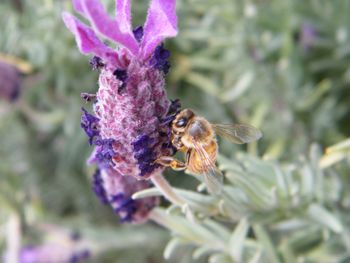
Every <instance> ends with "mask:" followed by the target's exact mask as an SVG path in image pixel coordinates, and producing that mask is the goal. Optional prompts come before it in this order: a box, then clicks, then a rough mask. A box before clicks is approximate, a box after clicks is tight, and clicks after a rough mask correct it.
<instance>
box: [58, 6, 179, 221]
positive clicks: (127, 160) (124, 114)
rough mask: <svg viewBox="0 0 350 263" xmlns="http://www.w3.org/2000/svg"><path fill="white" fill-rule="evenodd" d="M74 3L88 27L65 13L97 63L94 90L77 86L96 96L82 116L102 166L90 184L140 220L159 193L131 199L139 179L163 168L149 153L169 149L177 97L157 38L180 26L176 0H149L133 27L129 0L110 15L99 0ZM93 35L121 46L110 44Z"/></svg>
mask: <svg viewBox="0 0 350 263" xmlns="http://www.w3.org/2000/svg"><path fill="white" fill-rule="evenodd" d="M73 6H74V9H75V10H76V11H77V12H78V13H79V14H81V15H82V16H83V17H84V18H86V19H87V20H89V22H90V23H91V25H92V28H91V27H88V26H87V25H85V24H83V23H82V22H80V21H79V20H77V19H76V18H75V17H74V16H72V15H70V14H68V13H66V12H65V13H64V14H63V20H64V22H65V24H66V26H67V27H68V29H69V30H70V31H71V32H72V33H73V34H74V35H75V39H76V42H77V45H78V47H79V49H80V51H81V52H82V53H84V54H93V55H94V57H93V58H92V59H91V61H90V64H91V65H92V67H93V69H99V70H100V76H99V89H98V91H97V92H96V94H86V93H84V94H82V97H83V98H84V99H85V100H87V101H93V102H94V107H93V108H94V109H93V114H92V113H89V112H88V111H86V110H85V109H83V115H82V118H81V127H82V128H83V129H84V130H85V132H86V134H87V135H88V137H89V143H90V144H91V145H94V146H95V149H94V151H93V154H92V155H91V157H90V160H89V162H90V163H97V165H98V167H99V169H98V171H97V172H96V173H95V175H94V179H93V181H94V182H93V189H94V191H95V192H96V194H97V195H98V196H99V197H100V199H101V201H102V202H103V203H108V204H110V205H111V206H112V207H113V209H114V210H115V211H116V212H117V213H118V214H119V215H120V216H121V218H122V220H123V221H131V222H141V221H143V220H142V218H144V217H145V216H146V214H147V211H149V210H150V209H151V208H152V207H153V206H155V205H156V204H157V199H156V198H152V199H143V200H138V201H133V200H131V195H132V194H133V193H134V192H135V191H138V190H141V189H144V188H147V187H148V182H142V181H138V180H141V179H148V178H150V177H151V176H154V175H158V174H160V173H161V172H162V171H163V168H162V167H160V166H159V165H157V164H155V163H154V161H155V160H156V159H157V158H159V157H160V156H163V155H171V154H173V153H174V149H173V147H172V145H171V143H170V122H171V118H172V117H173V113H174V112H176V110H177V109H178V107H179V104H178V102H175V103H173V104H171V102H170V101H169V100H168V98H167V96H166V91H165V89H164V86H165V81H164V75H165V74H166V73H167V72H168V71H169V68H170V64H169V62H168V58H169V56H170V53H169V51H167V50H166V49H164V47H163V43H162V41H163V40H164V39H165V38H167V37H174V36H175V35H176V34H177V18H176V13H175V0H152V1H151V4H150V7H149V10H148V14H147V19H146V22H145V25H144V27H137V28H135V29H134V30H133V29H132V26H131V11H130V0H117V1H116V18H115V19H114V18H111V17H110V16H109V15H108V14H107V13H106V11H105V9H104V7H103V5H102V4H101V3H100V2H99V1H98V0H73ZM97 35H99V36H102V37H104V38H106V39H108V40H110V41H113V42H116V43H117V44H119V47H118V48H117V49H112V48H111V47H108V46H107V45H106V44H104V42H103V41H101V40H100V39H99V38H98V37H97ZM171 105H172V106H171Z"/></svg>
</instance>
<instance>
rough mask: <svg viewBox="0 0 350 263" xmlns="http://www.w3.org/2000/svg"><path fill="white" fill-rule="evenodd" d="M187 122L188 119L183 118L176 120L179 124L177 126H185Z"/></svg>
mask: <svg viewBox="0 0 350 263" xmlns="http://www.w3.org/2000/svg"><path fill="white" fill-rule="evenodd" d="M186 123H187V121H186V119H184V118H181V119H180V120H178V121H177V122H176V126H177V127H184V126H185V125H186Z"/></svg>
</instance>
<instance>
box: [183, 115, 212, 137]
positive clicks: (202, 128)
mask: <svg viewBox="0 0 350 263" xmlns="http://www.w3.org/2000/svg"><path fill="white" fill-rule="evenodd" d="M188 134H189V135H190V136H192V137H193V139H194V140H203V139H204V138H207V139H212V137H213V135H212V131H211V128H210V124H209V122H208V121H207V120H205V119H203V118H198V120H195V121H193V122H192V123H191V125H190V126H189V127H188Z"/></svg>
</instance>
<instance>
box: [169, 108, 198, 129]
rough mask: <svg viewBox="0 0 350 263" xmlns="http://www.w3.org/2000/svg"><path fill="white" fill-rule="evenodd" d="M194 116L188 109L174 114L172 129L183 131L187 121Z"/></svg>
mask: <svg viewBox="0 0 350 263" xmlns="http://www.w3.org/2000/svg"><path fill="white" fill-rule="evenodd" d="M193 117H194V113H193V111H191V110H190V109H184V110H182V111H180V113H179V114H178V115H177V116H176V118H175V120H174V121H173V124H172V125H173V130H174V131H175V132H184V131H185V128H186V126H187V125H188V123H189V121H190V120H191V119H192V118H193Z"/></svg>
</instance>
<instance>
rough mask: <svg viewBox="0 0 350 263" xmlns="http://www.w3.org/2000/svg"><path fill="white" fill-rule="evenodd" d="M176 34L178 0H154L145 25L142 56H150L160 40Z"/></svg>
mask: <svg viewBox="0 0 350 263" xmlns="http://www.w3.org/2000/svg"><path fill="white" fill-rule="evenodd" d="M176 34H177V17H176V0H152V2H151V5H150V7H149V9H148V14H147V19H146V23H145V26H144V36H143V39H142V44H141V50H142V57H143V58H148V57H149V55H150V54H151V53H152V52H153V51H154V49H155V48H156V46H158V44H160V42H162V41H163V40H164V39H165V38H167V37H174V36H176Z"/></svg>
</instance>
